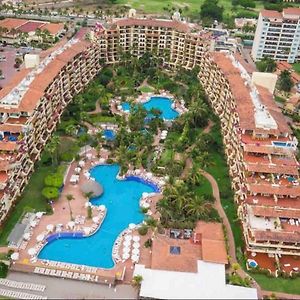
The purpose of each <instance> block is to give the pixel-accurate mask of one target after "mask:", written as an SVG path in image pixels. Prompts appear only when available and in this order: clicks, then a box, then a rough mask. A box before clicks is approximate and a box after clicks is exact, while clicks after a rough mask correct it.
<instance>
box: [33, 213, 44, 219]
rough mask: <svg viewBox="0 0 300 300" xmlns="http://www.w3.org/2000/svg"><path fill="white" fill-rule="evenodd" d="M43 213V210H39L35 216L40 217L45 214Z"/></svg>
mask: <svg viewBox="0 0 300 300" xmlns="http://www.w3.org/2000/svg"><path fill="white" fill-rule="evenodd" d="M43 214H44V213H43V212H41V211H39V212H37V213H36V214H35V216H36V217H37V218H39V219H40V218H41V217H42V216H43Z"/></svg>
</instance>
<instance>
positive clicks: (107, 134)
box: [103, 129, 116, 141]
mask: <svg viewBox="0 0 300 300" xmlns="http://www.w3.org/2000/svg"><path fill="white" fill-rule="evenodd" d="M103 134H104V138H105V139H106V140H107V141H113V140H114V139H115V138H116V133H115V132H114V131H113V130H111V129H105V130H104V131H103Z"/></svg>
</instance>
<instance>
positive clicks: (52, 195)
mask: <svg viewBox="0 0 300 300" xmlns="http://www.w3.org/2000/svg"><path fill="white" fill-rule="evenodd" d="M42 195H43V196H44V197H45V198H46V199H48V200H56V199H57V198H58V196H59V191H58V188H56V187H50V186H48V187H45V188H43V190H42Z"/></svg>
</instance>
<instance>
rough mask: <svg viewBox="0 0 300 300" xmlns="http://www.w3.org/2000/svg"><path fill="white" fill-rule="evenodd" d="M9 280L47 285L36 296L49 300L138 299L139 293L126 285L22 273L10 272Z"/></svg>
mask: <svg viewBox="0 0 300 300" xmlns="http://www.w3.org/2000/svg"><path fill="white" fill-rule="evenodd" d="M7 278H8V279H11V280H16V281H23V282H32V283H36V284H43V285H45V286H46V289H45V291H44V292H39V293H35V294H36V295H40V296H44V297H45V296H46V297H48V299H137V291H136V290H135V289H134V288H133V287H132V286H131V285H125V284H120V285H117V286H116V287H112V288H109V286H107V285H102V284H97V283H88V282H82V281H78V280H70V279H62V278H55V277H49V276H43V275H36V274H30V273H21V272H10V273H9V275H8V277H7ZM1 288H3V286H1ZM10 289H11V288H10ZM14 290H16V289H14Z"/></svg>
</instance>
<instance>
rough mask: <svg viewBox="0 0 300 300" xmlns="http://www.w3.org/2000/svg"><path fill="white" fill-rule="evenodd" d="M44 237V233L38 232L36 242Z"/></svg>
mask: <svg viewBox="0 0 300 300" xmlns="http://www.w3.org/2000/svg"><path fill="white" fill-rule="evenodd" d="M44 238H45V235H44V234H39V235H38V236H37V237H36V240H37V241H38V242H41V241H43V240H44Z"/></svg>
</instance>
